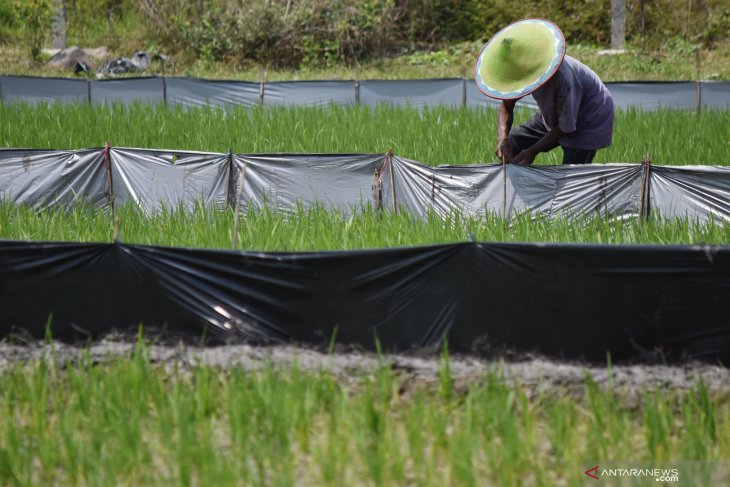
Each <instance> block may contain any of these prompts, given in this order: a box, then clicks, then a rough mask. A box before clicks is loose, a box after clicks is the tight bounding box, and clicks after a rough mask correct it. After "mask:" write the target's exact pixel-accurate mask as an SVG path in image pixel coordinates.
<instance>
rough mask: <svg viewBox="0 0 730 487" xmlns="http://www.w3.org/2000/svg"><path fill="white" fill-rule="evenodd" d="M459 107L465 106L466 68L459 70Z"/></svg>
mask: <svg viewBox="0 0 730 487" xmlns="http://www.w3.org/2000/svg"><path fill="white" fill-rule="evenodd" d="M461 106H462V107H465V106H466V68H462V69H461Z"/></svg>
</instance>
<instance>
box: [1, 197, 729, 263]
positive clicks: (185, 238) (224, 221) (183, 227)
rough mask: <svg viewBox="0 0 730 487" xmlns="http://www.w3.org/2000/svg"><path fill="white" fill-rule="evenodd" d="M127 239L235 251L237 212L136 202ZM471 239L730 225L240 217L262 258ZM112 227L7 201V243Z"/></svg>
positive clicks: (694, 233) (566, 239)
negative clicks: (148, 209) (147, 209)
mask: <svg viewBox="0 0 730 487" xmlns="http://www.w3.org/2000/svg"><path fill="white" fill-rule="evenodd" d="M115 211H116V215H117V217H118V218H119V221H120V240H121V241H122V242H126V243H136V244H144V245H169V246H178V247H206V248H220V249H227V248H230V247H231V235H232V230H233V220H234V212H233V210H232V209H226V210H218V209H206V208H203V207H202V206H198V207H197V208H195V209H194V210H193V211H186V210H184V209H182V208H176V209H163V210H162V211H161V212H160V213H159V214H156V215H153V216H148V215H145V214H144V213H143V212H141V211H140V210H139V209H138V208H136V207H134V206H132V205H121V206H119V207H117V208H116V210H115ZM470 234H472V235H473V236H474V239H475V240H477V241H480V242H546V243H597V244H686V245H696V244H715V245H717V244H728V242H730V224H728V223H727V222H721V221H710V222H707V223H705V224H700V223H698V222H694V221H690V220H687V219H671V220H663V219H659V218H653V219H649V220H647V221H642V222H638V221H636V220H634V219H628V220H615V221H614V220H611V219H610V218H607V217H605V216H584V217H582V218H577V219H567V218H556V219H553V220H550V219H548V218H547V217H545V216H540V215H537V216H534V217H533V216H531V215H529V214H526V213H524V214H519V215H516V216H515V217H513V218H511V219H510V222H509V225H506V224H505V222H504V220H503V219H502V218H501V217H500V216H499V215H492V214H487V215H486V216H484V217H483V218H477V217H467V216H463V215H461V214H459V213H456V212H454V213H452V214H450V215H447V216H446V217H441V216H439V215H436V214H433V213H432V214H430V215H427V216H426V218H420V217H416V216H412V215H409V214H408V213H406V212H405V211H401V212H397V213H393V212H389V211H383V212H382V213H377V212H374V211H372V210H371V209H368V208H364V209H363V210H362V211H360V212H357V213H355V214H352V215H344V214H342V213H340V212H338V211H334V210H328V209H326V208H324V207H322V206H313V207H311V208H304V207H300V208H298V209H297V210H295V211H294V212H291V213H278V212H275V211H273V210H271V209H269V208H263V209H262V210H260V211H254V210H253V209H250V210H247V211H245V212H244V213H243V214H242V215H241V224H240V226H239V229H238V248H239V249H245V250H257V251H275V252H290V251H321V250H343V249H347V250H351V249H364V248H378V247H400V246H412V245H430V244H443V243H453V242H464V241H466V240H467V239H468V236H469V235H470ZM113 236H114V224H113V222H111V218H110V216H109V214H108V213H107V212H105V211H104V210H103V209H100V208H91V207H88V206H83V205H79V206H75V207H72V208H68V209H60V208H56V209H45V210H40V211H36V210H33V209H31V208H29V207H27V206H23V205H13V204H9V203H0V238H4V239H14V240H36V241H71V242H111V241H112V240H113Z"/></svg>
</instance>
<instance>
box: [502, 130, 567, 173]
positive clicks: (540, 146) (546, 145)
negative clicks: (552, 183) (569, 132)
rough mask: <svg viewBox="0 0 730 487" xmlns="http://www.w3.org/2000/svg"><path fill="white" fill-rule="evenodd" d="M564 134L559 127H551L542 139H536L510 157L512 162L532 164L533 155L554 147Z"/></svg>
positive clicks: (535, 155)
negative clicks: (512, 157) (530, 144)
mask: <svg viewBox="0 0 730 487" xmlns="http://www.w3.org/2000/svg"><path fill="white" fill-rule="evenodd" d="M564 135H565V132H563V131H562V130H560V127H553V128H552V129H550V131H548V133H547V134H545V136H544V137H543V138H542V139H540V140H538V141H537V142H536V143H535V144H533V145H532V146H531V147H528V148H527V149H525V150H523V151H520V153H519V154H517V155H516V156H515V157H514V159H512V162H514V163H515V164H522V165H528V164H532V162H533V161H534V160H535V157H537V155H538V154H539V153H540V152H544V151H546V150H549V149H551V148H553V147H555V146H556V145H557V144H558V142H560V139H562V138H563V136H564Z"/></svg>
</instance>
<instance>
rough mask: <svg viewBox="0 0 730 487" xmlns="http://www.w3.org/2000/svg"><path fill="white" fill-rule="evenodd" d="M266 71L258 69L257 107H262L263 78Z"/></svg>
mask: <svg viewBox="0 0 730 487" xmlns="http://www.w3.org/2000/svg"><path fill="white" fill-rule="evenodd" d="M265 76H266V71H265V70H264V68H260V69H259V105H261V106H264V78H265Z"/></svg>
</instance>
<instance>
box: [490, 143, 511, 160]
mask: <svg viewBox="0 0 730 487" xmlns="http://www.w3.org/2000/svg"><path fill="white" fill-rule="evenodd" d="M494 155H496V156H497V158H498V159H499V160H500V161H502V162H510V160H511V159H512V145H511V144H510V143H509V140H507V139H499V140H498V141H497V150H495V151H494Z"/></svg>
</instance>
